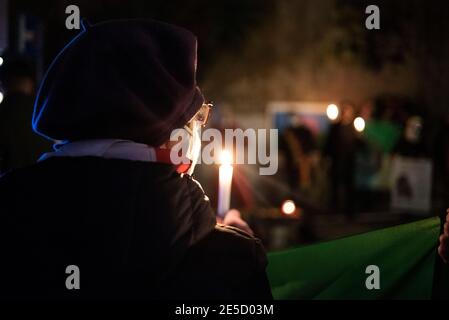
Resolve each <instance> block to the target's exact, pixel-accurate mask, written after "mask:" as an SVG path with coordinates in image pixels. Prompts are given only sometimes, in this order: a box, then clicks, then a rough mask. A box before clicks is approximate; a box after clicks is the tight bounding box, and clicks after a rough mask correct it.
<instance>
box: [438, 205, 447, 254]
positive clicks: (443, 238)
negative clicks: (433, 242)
mask: <svg viewBox="0 0 449 320" xmlns="http://www.w3.org/2000/svg"><path fill="white" fill-rule="evenodd" d="M446 213H447V215H446V222H445V223H444V227H443V230H444V231H443V234H442V235H441V236H440V246H439V247H438V253H439V254H440V256H441V258H442V259H443V261H444V262H445V263H449V209H447V211H446Z"/></svg>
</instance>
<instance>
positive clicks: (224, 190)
mask: <svg viewBox="0 0 449 320" xmlns="http://www.w3.org/2000/svg"><path fill="white" fill-rule="evenodd" d="M220 163H221V165H220V171H219V179H218V180H219V181H218V209H217V213H218V215H219V216H220V217H221V218H224V216H225V215H226V213H227V212H228V211H229V209H230V205H231V185H232V173H233V168H232V165H231V163H232V156H231V154H230V153H229V151H226V150H224V151H222V152H221V154H220Z"/></svg>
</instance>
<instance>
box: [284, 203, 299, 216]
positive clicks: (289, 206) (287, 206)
mask: <svg viewBox="0 0 449 320" xmlns="http://www.w3.org/2000/svg"><path fill="white" fill-rule="evenodd" d="M281 210H282V212H283V213H284V214H287V215H290V214H293V213H294V212H295V211H296V205H295V203H294V202H293V201H292V200H286V201H284V203H283V204H282V209H281Z"/></svg>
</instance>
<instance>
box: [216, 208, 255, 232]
mask: <svg viewBox="0 0 449 320" xmlns="http://www.w3.org/2000/svg"><path fill="white" fill-rule="evenodd" d="M219 222H220V223H223V224H224V225H227V226H231V227H236V228H239V229H240V230H243V231H245V232H246V233H248V234H250V235H252V236H253V235H254V232H253V230H251V228H250V227H249V226H248V224H247V223H246V222H245V221H244V220H243V219H242V216H241V215H240V212H239V211H238V210H236V209H231V210H229V211H228V213H226V215H225V218H224V220H223V221H219Z"/></svg>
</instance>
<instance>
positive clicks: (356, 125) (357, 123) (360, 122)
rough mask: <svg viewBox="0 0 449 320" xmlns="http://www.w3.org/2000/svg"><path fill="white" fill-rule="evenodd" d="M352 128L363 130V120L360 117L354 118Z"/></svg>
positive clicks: (358, 130)
mask: <svg viewBox="0 0 449 320" xmlns="http://www.w3.org/2000/svg"><path fill="white" fill-rule="evenodd" d="M354 128H355V130H357V132H363V130H365V120H363V118H362V117H357V118H355V119H354Z"/></svg>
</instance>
